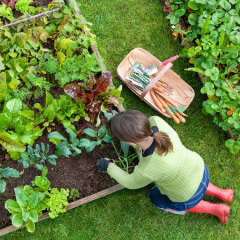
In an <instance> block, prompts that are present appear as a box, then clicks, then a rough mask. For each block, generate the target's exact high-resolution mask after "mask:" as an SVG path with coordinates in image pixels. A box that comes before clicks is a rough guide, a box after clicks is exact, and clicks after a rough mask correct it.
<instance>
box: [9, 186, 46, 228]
mask: <svg viewBox="0 0 240 240" xmlns="http://www.w3.org/2000/svg"><path fill="white" fill-rule="evenodd" d="M14 191H15V195H16V201H15V200H13V199H9V200H7V201H6V202H5V208H6V209H7V210H8V211H9V212H10V213H11V214H12V215H11V220H12V224H13V226H15V227H17V228H19V227H21V226H22V225H23V223H25V225H26V228H27V231H28V232H34V231H35V223H36V222H37V221H38V217H39V216H41V215H42V211H43V210H45V209H46V195H45V194H44V193H42V192H36V191H35V190H34V188H32V187H31V186H30V185H26V186H24V187H17V188H15V189H14Z"/></svg>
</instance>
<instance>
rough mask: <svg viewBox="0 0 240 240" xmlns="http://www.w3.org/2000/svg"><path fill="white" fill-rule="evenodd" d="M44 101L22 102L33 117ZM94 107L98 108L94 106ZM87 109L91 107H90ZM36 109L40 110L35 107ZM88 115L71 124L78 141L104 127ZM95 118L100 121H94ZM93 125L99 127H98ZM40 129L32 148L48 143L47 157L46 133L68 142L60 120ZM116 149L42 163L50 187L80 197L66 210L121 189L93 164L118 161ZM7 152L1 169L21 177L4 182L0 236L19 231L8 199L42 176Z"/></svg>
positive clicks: (0, 157)
mask: <svg viewBox="0 0 240 240" xmlns="http://www.w3.org/2000/svg"><path fill="white" fill-rule="evenodd" d="M71 2H72V3H73V4H74V9H75V12H76V14H77V16H78V20H79V22H80V24H83V25H84V27H86V25H85V22H84V19H83V17H82V16H81V12H80V10H79V9H78V7H77V4H76V2H75V0H72V1H71ZM84 27H83V29H84ZM83 32H84V30H83ZM89 34H90V33H89V32H87V33H86V35H88V36H90V35H89ZM51 46H52V47H53V44H52V43H51V42H49V41H48V42H47V45H45V46H44V49H46V48H50V47H51ZM89 50H90V52H91V53H93V54H95V56H96V58H97V60H98V62H99V65H100V67H101V68H102V70H103V71H104V70H106V68H105V66H104V64H103V62H102V60H101V56H100V55H99V52H98V50H97V47H96V46H95V44H92V42H91V44H89ZM44 74H45V73H44ZM102 75H103V74H102ZM102 75H101V72H100V73H95V77H96V79H99V78H100V77H101V76H102ZM49 76H53V75H49ZM77 82H78V81H77V80H74V83H77ZM96 85H97V86H98V83H95V84H94V86H96ZM111 89H112V90H113V91H115V90H114V87H113V86H112V87H111ZM35 90H36V89H35ZM48 92H49V93H50V94H51V96H52V97H53V99H57V98H58V97H59V96H62V95H66V94H65V92H64V89H63V87H59V86H57V85H55V86H52V87H51V88H50V89H49V91H48ZM78 93H79V92H78ZM48 96H49V95H48ZM83 96H84V95H83ZM77 100H78V99H77ZM77 100H76V101H77ZM46 101H48V100H46V94H42V95H41V96H38V97H34V96H32V97H30V98H28V99H27V101H26V99H24V100H23V101H22V102H23V103H25V104H26V105H27V106H28V108H29V110H31V111H35V113H34V114H37V112H38V111H36V109H33V106H36V105H35V104H36V103H37V104H40V105H41V106H45V107H46V105H47V104H46ZM95 104H96V105H97V103H95ZM96 105H95V106H96ZM108 108H112V109H115V111H122V110H123V107H122V105H121V103H120V102H118V104H116V102H115V106H114V105H113V104H112V105H111V104H110V105H108ZM88 109H91V108H90V107H89V108H88ZM2 110H3V111H4V109H2ZM2 110H1V111H2ZM38 110H40V109H39V108H38ZM87 113H88V116H87V118H89V119H91V121H82V120H81V119H80V120H78V121H72V123H71V125H70V127H71V128H72V129H75V130H76V133H77V138H78V139H81V138H86V137H89V136H87V135H86V134H84V132H83V129H86V128H91V129H92V130H95V131H96V132H97V131H98V130H99V128H100V126H103V125H107V119H106V117H105V115H104V114H103V112H101V111H99V112H98V114H97V116H99V117H100V118H99V119H98V118H97V117H94V118H93V116H95V115H94V111H92V109H91V111H89V112H87ZM48 116H49V115H48ZM75 117H76V114H75ZM85 118H86V116H85ZM82 119H83V118H82ZM97 119H98V120H100V121H97ZM33 121H34V119H33ZM83 122H84V123H83ZM96 124H98V125H97V127H96ZM42 129H44V130H43V133H42V134H41V135H40V136H39V137H38V138H37V139H36V140H35V141H34V144H33V145H32V148H34V147H36V144H39V145H41V144H42V143H43V144H44V145H45V146H47V144H49V145H50V150H49V154H55V151H56V146H55V145H54V144H53V143H51V142H49V139H48V137H47V136H48V134H49V132H56V131H57V132H58V133H60V134H61V135H62V136H64V137H65V138H67V139H68V140H69V137H68V134H67V133H66V131H65V129H66V125H65V127H64V125H63V124H62V122H61V121H60V120H59V119H58V120H57V119H54V120H53V121H51V122H48V123H47V124H46V121H45V126H44V127H43V128H42ZM113 142H114V144H115V147H116V148H115V149H116V150H117V151H120V149H121V146H120V142H119V141H117V140H116V139H113ZM25 145H27V144H25ZM115 149H114V148H113V145H112V143H111V142H109V143H107V142H106V143H105V142H104V143H103V142H102V144H101V145H98V146H96V147H95V148H94V150H93V151H91V152H87V150H86V149H85V150H84V149H82V152H81V153H80V154H77V155H76V156H73V155H71V154H69V155H60V156H59V157H58V158H57V159H56V165H54V164H50V163H49V162H47V161H46V162H45V166H46V167H47V168H48V173H47V175H46V177H47V178H48V180H49V181H50V184H51V185H50V186H51V188H57V189H59V190H60V189H61V188H64V189H76V190H77V191H78V192H79V196H77V197H76V198H72V200H70V199H69V202H70V204H69V205H68V207H67V209H66V210H69V209H72V208H74V207H77V206H80V205H81V204H84V203H87V202H90V201H92V200H94V199H97V198H100V197H103V196H105V195H108V194H111V193H113V192H115V191H118V190H120V189H122V188H123V187H122V186H120V185H119V184H117V183H116V182H115V180H113V179H111V178H110V177H109V176H108V174H103V173H100V172H99V170H98V168H97V165H96V160H97V159H99V158H102V157H108V158H113V159H117V158H118V157H119V156H118V155H117V154H118V153H117V152H116V151H115ZM22 152H23V151H22ZM9 153H10V155H9ZM9 153H8V152H7V151H6V149H5V148H1V149H0V164H1V168H2V169H5V168H7V167H11V168H13V169H16V170H18V172H19V173H20V177H17V178H13V177H12V178H9V179H4V180H5V182H6V190H5V191H4V193H2V194H0V211H1V218H0V236H2V235H4V234H7V233H9V232H11V231H15V230H17V229H18V228H16V227H14V226H12V225H11V220H10V215H11V214H10V213H9V212H8V211H7V210H6V209H5V207H4V204H5V202H6V201H7V200H8V199H14V200H15V194H14V188H16V187H19V186H26V185H31V184H32V181H34V180H35V177H36V176H40V175H41V171H40V170H38V169H37V168H36V167H34V166H33V165H30V166H29V167H28V168H24V167H23V165H22V164H21V163H19V162H18V161H17V160H13V159H12V156H15V154H13V155H11V154H12V153H11V151H10V152H9ZM135 163H137V159H135ZM71 201H72V202H71ZM48 216H49V215H48V212H44V213H43V215H42V216H41V217H39V219H38V220H39V221H40V220H42V219H45V218H47V217H48ZM23 226H24V225H23Z"/></svg>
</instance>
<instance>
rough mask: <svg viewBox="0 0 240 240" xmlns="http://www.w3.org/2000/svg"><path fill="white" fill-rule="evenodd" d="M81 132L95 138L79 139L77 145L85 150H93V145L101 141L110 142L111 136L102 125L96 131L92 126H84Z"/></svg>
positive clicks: (99, 143)
mask: <svg viewBox="0 0 240 240" xmlns="http://www.w3.org/2000/svg"><path fill="white" fill-rule="evenodd" d="M83 132H84V133H85V134H87V135H88V136H90V137H91V138H96V140H91V139H89V138H81V139H80V141H79V146H80V147H84V148H85V150H86V152H91V151H93V150H94V149H95V147H96V146H99V145H101V144H102V142H106V143H110V142H112V137H111V136H109V135H108V132H107V129H106V127H105V126H104V125H103V126H101V127H100V129H99V131H98V132H97V131H95V130H93V129H92V128H86V129H84V130H83Z"/></svg>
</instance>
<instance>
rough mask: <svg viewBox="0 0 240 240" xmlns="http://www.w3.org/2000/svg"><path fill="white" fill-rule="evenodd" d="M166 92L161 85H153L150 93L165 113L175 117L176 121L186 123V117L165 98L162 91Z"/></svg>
mask: <svg viewBox="0 0 240 240" xmlns="http://www.w3.org/2000/svg"><path fill="white" fill-rule="evenodd" d="M162 92H164V89H163V88H162V87H160V86H156V85H155V86H153V87H152V89H151V90H150V95H151V97H152V99H153V101H154V102H155V104H156V106H157V107H158V108H159V109H160V111H161V112H163V113H166V112H167V113H168V114H169V115H170V117H172V118H173V120H174V121H175V123H177V124H180V123H185V122H186V120H185V118H184V117H183V116H182V115H181V114H180V112H178V111H177V109H176V108H175V107H174V106H173V105H172V104H171V103H170V102H168V101H167V100H166V99H163V98H162V96H161V95H160V93H162Z"/></svg>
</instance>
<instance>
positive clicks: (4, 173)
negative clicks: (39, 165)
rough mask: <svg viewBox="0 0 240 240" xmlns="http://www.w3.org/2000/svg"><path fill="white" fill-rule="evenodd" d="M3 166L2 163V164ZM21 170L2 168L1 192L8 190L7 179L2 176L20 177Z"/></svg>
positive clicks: (0, 169)
mask: <svg viewBox="0 0 240 240" xmlns="http://www.w3.org/2000/svg"><path fill="white" fill-rule="evenodd" d="M0 166H1V164H0ZM19 176H20V175H19V171H18V170H16V169H13V168H10V167H7V168H0V193H4V192H5V190H6V181H5V180H3V179H2V178H10V177H19Z"/></svg>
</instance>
